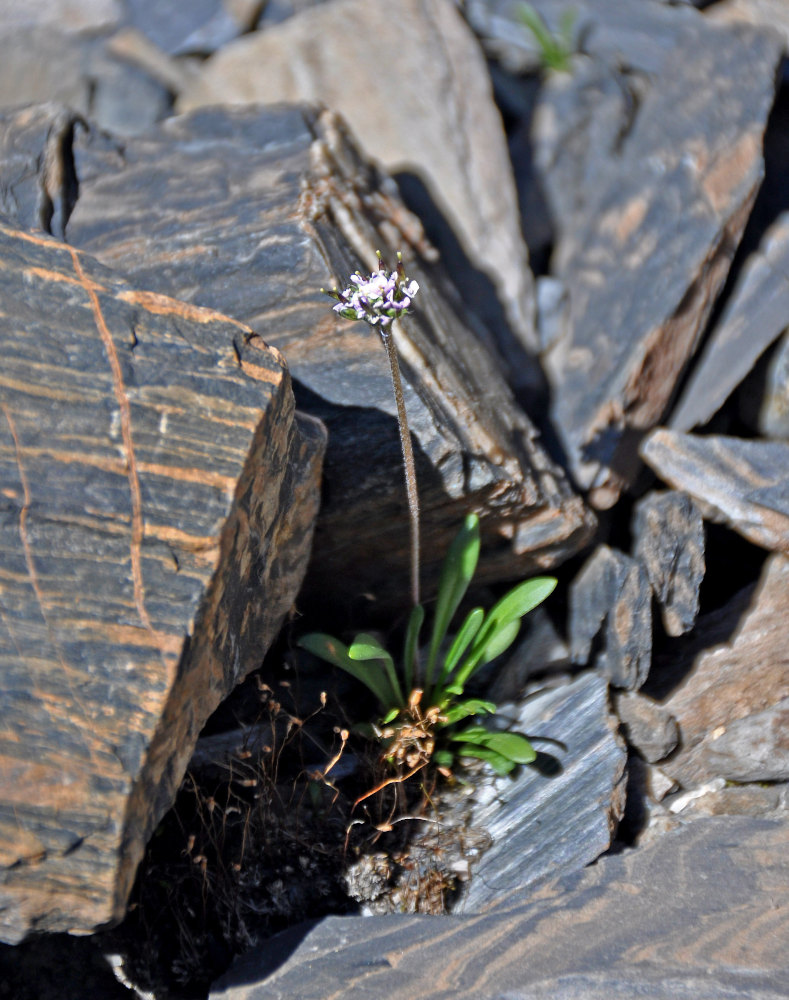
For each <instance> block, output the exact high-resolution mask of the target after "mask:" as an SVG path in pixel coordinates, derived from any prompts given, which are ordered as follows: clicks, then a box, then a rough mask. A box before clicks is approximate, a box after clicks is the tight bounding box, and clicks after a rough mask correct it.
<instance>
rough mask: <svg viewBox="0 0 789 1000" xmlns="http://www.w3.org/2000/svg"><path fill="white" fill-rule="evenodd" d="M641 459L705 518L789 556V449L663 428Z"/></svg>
mask: <svg viewBox="0 0 789 1000" xmlns="http://www.w3.org/2000/svg"><path fill="white" fill-rule="evenodd" d="M641 454H642V456H643V458H644V461H645V462H646V463H647V464H648V465H649V466H651V468H652V469H653V470H654V471H655V473H656V474H657V475H658V476H660V478H661V479H662V480H663V481H664V482H666V483H668V484H669V485H670V486H673V487H674V489H677V490H684V491H685V492H686V493H689V494H690V495H691V496H692V497H693V499H694V500H695V501H696V502H697V503H698V504H699V505H700V507H701V510H702V512H703V514H704V516H705V517H707V518H709V519H710V520H713V521H718V522H722V523H724V524H728V525H729V526H730V527H731V528H733V529H734V530H735V531H738V532H739V533H740V534H741V535H742V536H743V537H745V538H747V539H748V541H750V542H753V543H754V544H756V545H761V546H762V547H763V548H766V549H771V550H773V551H777V552H783V553H785V554H787V555H789V444H787V443H785V442H783V441H780V442H779V441H747V440H744V439H741V438H733V437H724V436H709V437H700V436H696V435H693V434H679V433H676V432H674V431H670V430H666V429H664V428H658V429H657V430H655V431H653V432H652V433H651V434H650V435H649V436H648V437H647V438H646V439H645V440H644V443H643V444H642V446H641Z"/></svg>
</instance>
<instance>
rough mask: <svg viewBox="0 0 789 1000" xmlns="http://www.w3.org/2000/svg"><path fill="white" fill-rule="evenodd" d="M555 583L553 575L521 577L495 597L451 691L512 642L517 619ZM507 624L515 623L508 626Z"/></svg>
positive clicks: (540, 599) (461, 688)
mask: <svg viewBox="0 0 789 1000" xmlns="http://www.w3.org/2000/svg"><path fill="white" fill-rule="evenodd" d="M555 587H556V579H555V578H554V577H552V576H537V577H535V578H534V579H533V580H524V581H523V583H519V584H518V585H517V586H516V587H513V588H512V590H509V591H507V593H506V594H505V595H504V597H502V598H501V599H500V600H499V601H497V602H496V603H495V604H494V605H493V607H492V608H491V609H490V611H489V612H488V614H487V617H486V618H485V621H484V622H483V623H482V626H481V628H480V630H479V632H478V633H477V637H476V639H475V640H474V643H473V645H472V647H471V651H470V652H469V654H468V656H467V657H466V659H465V660H464V662H463V664H462V665H461V666H460V667H459V669H458V670H457V671H456V673H455V676H454V678H453V681H452V685H451V686H447V691H449V692H453V691H455V690H457V689H458V688H459V689H460V693H462V691H463V688H464V686H465V684H466V681H468V679H469V677H471V675H472V674H473V673H474V671H475V670H477V669H478V668H479V667H481V666H482V665H483V664H484V663H489V662H490V660H492V659H493V657H494V656H498V655H499V654H500V653H502V652H503V651H504V650H505V649H507V647H508V646H509V645H510V643H512V641H513V640H514V638H515V636H516V635H517V634H518V623H519V622H520V619H521V618H522V617H523V615H525V614H527V613H528V612H529V611H531V610H532V609H533V608H536V607H537V605H538V604H541V603H542V602H543V601H544V600H545V598H546V597H548V595H549V594H551V593H552V592H553V590H554V588H555ZM509 626H515V627H514V628H511V627H509Z"/></svg>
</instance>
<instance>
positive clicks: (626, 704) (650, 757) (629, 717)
mask: <svg viewBox="0 0 789 1000" xmlns="http://www.w3.org/2000/svg"><path fill="white" fill-rule="evenodd" d="M614 708H615V709H616V714H617V715H618V716H619V719H620V721H621V723H622V731H623V734H624V736H625V739H626V740H627V742H628V745H629V746H631V747H633V749H634V750H638V752H639V753H640V754H641V756H642V757H643V758H644V760H647V761H649V762H650V763H651V764H654V763H656V762H657V761H659V760H663V758H664V757H668V755H669V754H670V753H671V751H672V750H673V749H674V748H675V747H676V745H677V741H678V738H679V735H678V731H677V722H676V719H674V718H673V716H672V715H671V714H670V713H669V712H668V711H666V709H665V708H664V707H663V706H662V705H659V704H658V703H657V702H656V701H653V700H652V698H647V697H646V695H643V694H637V693H636V692H634V691H624V692H620V693H618V694H617V695H616V696H615V698H614Z"/></svg>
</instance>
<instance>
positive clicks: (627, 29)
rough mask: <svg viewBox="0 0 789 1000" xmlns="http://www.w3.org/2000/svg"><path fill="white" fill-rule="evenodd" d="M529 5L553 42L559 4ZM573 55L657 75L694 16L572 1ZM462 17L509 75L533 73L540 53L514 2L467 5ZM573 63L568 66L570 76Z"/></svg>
mask: <svg viewBox="0 0 789 1000" xmlns="http://www.w3.org/2000/svg"><path fill="white" fill-rule="evenodd" d="M531 6H532V7H533V8H534V9H535V10H536V11H537V13H538V14H539V15H540V17H541V18H542V19H543V21H544V22H545V25H546V27H547V28H548V30H549V31H550V32H551V33H552V34H553V35H554V37H558V36H560V33H561V26H562V18H563V17H564V16H565V15H566V13H567V10H568V5H567V3H566V2H565V0H532V3H531ZM571 9H572V11H573V14H574V20H573V25H572V45H571V48H572V50H573V51H574V52H580V53H583V54H585V55H588V56H591V57H592V59H593V61H595V62H597V63H602V64H605V65H608V66H616V67H619V68H621V70H622V71H623V72H624V73H625V74H630V73H635V74H640V75H646V74H649V75H651V74H655V73H658V72H660V71H661V69H662V66H663V62H664V60H665V58H666V56H667V54H668V53H669V52H670V51H671V50H672V48H673V47H674V46H675V45H676V43H677V37H678V35H679V34H681V32H682V31H683V30H685V29H686V28H688V27H689V26H695V25H696V24H698V22H699V18H698V15H697V14H696V13H695V11H692V10H690V9H689V8H686V7H682V6H676V5H675V6H669V4H667V3H665V4H664V3H660V2H654V3H646V4H642V3H633V0H578V2H576V3H573V5H572V8H571ZM465 12H466V17H467V18H468V20H469V23H470V24H471V26H472V27H473V29H474V31H475V32H476V33H477V34H478V35H479V36H480V38H481V40H482V43H483V45H484V46H485V50H486V52H488V54H489V55H490V56H491V57H492V58H494V59H496V60H498V61H500V62H501V64H502V65H503V66H504V67H505V68H506V69H507V70H508V71H509V72H511V73H515V74H521V73H529V72H536V71H537V70H538V69H539V68H540V66H541V60H540V49H539V45H538V43H537V40H536V39H535V37H534V35H533V33H532V32H531V31H530V30H529V29H528V28H527V27H526V25H525V24H524V22H523V20H522V18H521V17H520V10H519V0H467V2H466V4H465ZM577 66H578V60H575V61H574V62H573V68H572V71H573V73H574V72H575V71H576V69H577Z"/></svg>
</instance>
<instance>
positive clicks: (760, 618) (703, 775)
mask: <svg viewBox="0 0 789 1000" xmlns="http://www.w3.org/2000/svg"><path fill="white" fill-rule="evenodd" d="M788 614H789V561H787V560H786V559H785V558H784V557H782V556H778V555H775V556H771V557H770V559H768V560H767V562H766V564H765V567H764V570H763V573H762V578H761V580H760V582H759V585H758V587H757V588H756V589H755V590H754V591H753V592H751V591H747V592H746V593H745V594H743V595H742V599H740V598H735V599H733V600H732V602H731V603H730V606H729V608H728V609H725V610H724V611H723V612H722V613H721V614H719V615H718V616H717V617H718V619H719V621H720V622H726V623H727V624H728V631H729V633H730V638H729V639H728V640H724V641H720V639H719V641H718V643H717V644H714V645H713V644H711V643H710V640H709V639H707V640H706V641H705V640H704V639H703V635H704V632H705V631H706V630H705V628H704V627H703V626H702V623H701V621H700V622H699V626H698V627H697V631H699V632H700V633H701V636H700V637H699V641H700V642H703V644H704V646H706V647H707V648H702V649H701V650H700V651H699V650H698V649H696V648H694V646H690V648H689V650H688V653H687V655H685V654H683V652H682V651H681V650H680V651H675V653H674V655H673V656H672V660H673V667H674V669H675V670H676V671H677V674H678V675H680V676H683V675H684V679H683V680H682V681H681V683H680V684H679V685H678V686H677V687H675V688H674V690H673V691H672V692H671V694H670V695H669V696H668V697H666V698H664V699H663V701H662V704H663V706H664V708H665V709H666V710H667V711H668V712H670V713H671V715H673V716H674V718H675V719H676V720H677V723H678V725H679V732H680V746H679V748H678V749H677V751H676V752H675V753H674V754H673V755H672V756H671V757H670V758H669V759H668V760H666V761H664V762H663V763H662V764H661V767H662V768H663V770H664V771H665V772H666V773H667V774H669V775H671V776H672V777H674V778H676V780H678V781H679V782H680V783H681V784H682V785H683V786H684V787H686V788H693V787H697V786H699V785H701V784H703V783H704V782H705V781H709V780H711V779H713V778H718V777H725V776H726V775H724V774H723V773H722V770H721V759H720V757H717V756H716V751H717V750H718V744H719V743H720V740H721V739H724V740H725V742H724V743H723V744H722V747H723V748H727V749H730V748H732V747H733V748H734V749H735V752H736V750H737V746H738V737H740V738H741V739H742V740H743V741H744V742H743V743H742V744H741V747H742V749H743V752H749V753H750V752H751V750H752V752H753V754H754V755H755V756H754V760H753V762H752V765H753V770H752V771H751V772H750V773H753V774H755V773H758V769H759V767H761V766H763V765H760V764H759V761H758V754H759V752H760V751H759V749H758V745H757V744H758V740H757V738H756V737H755V736H754V735H753V734H754V727H755V726H758V725H760V724H761V725H763V726H764V727H765V728H764V730H763V732H762V739H763V741H764V743H765V744H769V742H770V740H771V739H773V740H774V741H775V743H774V746H775V750H776V754H777V755H779V756H781V755H785V752H786V751H785V741H786V726H785V711H784V709H783V708H782V707H777V706H781V705H782V703H783V702H784V701H785V699H786V698H787V697H789V651H788V650H787V643H786V621H787V615H788ZM763 713H767V714H766V716H764V717H762V715H763ZM754 716H758V717H759V718H758V719H756V720H755V721H754V718H753V717H754ZM745 720H750V721H747V722H746V721H745ZM735 724H737V725H738V728H737V729H735V731H734V734H733V735H732V736H730V737H728V738H726V734H727V733H728V732H729V730H730V729H731V727H732V726H734V725H735ZM771 727H774V728H771ZM749 745H750V747H751V750H747V747H748V746H749ZM782 747H783V748H782ZM784 762H785V761H784ZM741 765H742V767H743V768H746V766H747V762H746V760H745V759H743V760H742V761H741ZM732 766H733V764H732V758H731V753H730V752H729V753H727V755H726V763H725V764H724V765H723V767H724V769H728V768H731V767H732ZM741 773H744V772H741ZM738 780H739V779H738ZM743 780H745V779H743ZM750 780H761V779H758V778H753V779H750Z"/></svg>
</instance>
